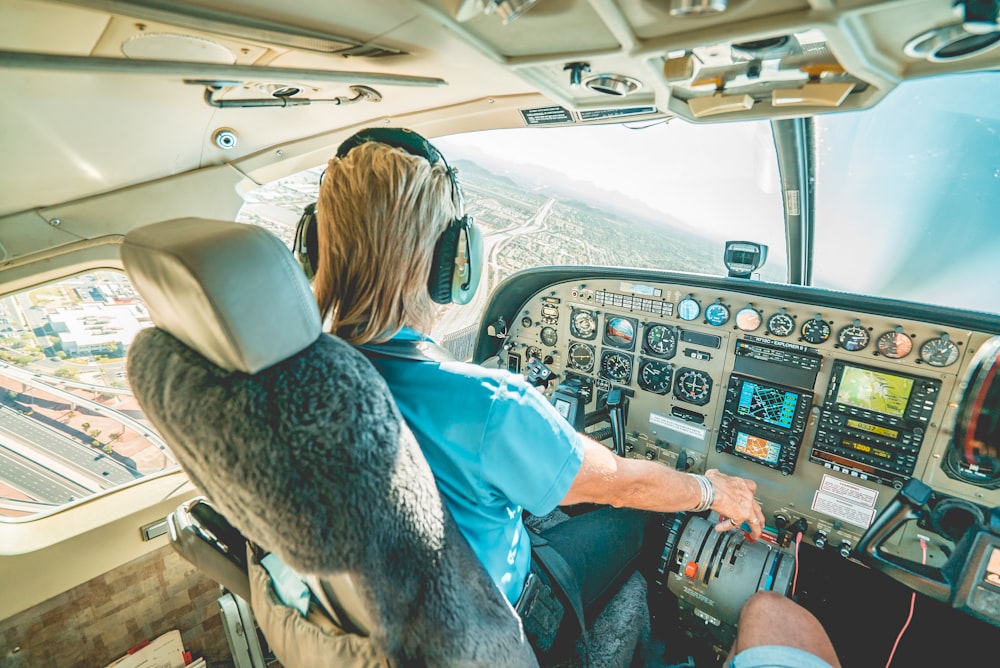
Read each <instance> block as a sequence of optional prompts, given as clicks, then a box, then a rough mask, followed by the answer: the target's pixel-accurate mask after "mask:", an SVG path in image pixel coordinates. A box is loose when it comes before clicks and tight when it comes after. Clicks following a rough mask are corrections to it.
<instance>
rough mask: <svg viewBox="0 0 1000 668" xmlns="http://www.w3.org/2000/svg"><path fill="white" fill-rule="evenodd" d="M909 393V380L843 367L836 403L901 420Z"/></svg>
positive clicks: (853, 367) (910, 381)
mask: <svg viewBox="0 0 1000 668" xmlns="http://www.w3.org/2000/svg"><path fill="white" fill-rule="evenodd" d="M912 390H913V379H912V378H904V377H903V376H896V375H894V374H891V373H885V372H882V371H874V370H872V369H863V368H861V367H856V366H849V365H845V366H844V373H843V376H842V377H841V380H840V387H839V389H838V390H837V398H836V401H837V403H841V404H846V405H848V406H854V407H855V408H863V409H865V410H869V411H874V412H876V413H885V414H886V415H892V416H893V417H903V413H904V412H906V404H907V402H908V401H909V400H910V392H911V391H912Z"/></svg>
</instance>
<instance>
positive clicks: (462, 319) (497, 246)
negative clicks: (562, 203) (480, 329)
mask: <svg viewBox="0 0 1000 668" xmlns="http://www.w3.org/2000/svg"><path fill="white" fill-rule="evenodd" d="M555 203H556V200H555V199H549V200H548V201H547V202H545V204H543V205H542V206H540V207H539V208H538V211H536V212H535V213H534V215H532V216H531V217H530V218H529V219H528V220H527V221H525V224H524V225H519V226H517V227H515V228H513V229H508V230H503V231H499V232H494V233H492V234H487V235H484V236H483V257H484V258H485V261H484V263H483V270H482V272H483V273H482V279H481V280H482V282H481V283H480V284H479V289H478V290H476V296H475V297H473V298H472V301H471V302H469V303H468V304H466V305H465V306H456V307H454V308H451V309H449V310H448V312H447V313H445V315H444V317H443V318H441V320H440V322H439V323H438V325H437V327H435V330H437V331H439V332H457V331H459V330H461V329H464V328H466V327H471V326H473V325H475V324H477V322H478V321H479V319H480V318H481V317H482V315H483V312H484V311H485V310H486V302H487V300H488V299H489V296H490V294H491V293H492V292H493V288H495V287H496V285H494V280H493V277H494V276H495V275H496V271H497V258H498V257H499V255H500V251H501V250H502V249H503V247H504V246H505V245H506V244H507V242H509V241H510V240H511V239H513V238H514V237H517V236H521V235H524V234H537V233H539V232H545V231H546V230H548V224H547V223H546V218H548V215H549V213H551V211H552V207H553V206H554V205H555ZM480 229H482V228H480ZM496 282H499V281H496Z"/></svg>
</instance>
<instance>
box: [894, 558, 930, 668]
mask: <svg viewBox="0 0 1000 668" xmlns="http://www.w3.org/2000/svg"><path fill="white" fill-rule="evenodd" d="M920 550H921V551H922V552H923V558H922V559H921V562H920V563H923V564H926V563H927V541H926V540H925V539H924V538H921V539H920ZM916 602H917V592H913V593H912V594H910V614H909V615H907V616H906V621H905V622H904V623H903V628H901V629H900V630H899V635H898V636H896V642H895V643H893V645H892V651H891V652H889V660H888V661H886V662H885V668H889V665H890V664H891V663H892V657H893V656H895V655H896V648H897V647H899V641H900V640H902V639H903V634H904V633H906V629H907V628H908V627H909V626H910V620H911V619H913V607H914V605H915V604H916Z"/></svg>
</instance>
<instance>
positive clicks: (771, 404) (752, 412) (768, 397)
mask: <svg viewBox="0 0 1000 668" xmlns="http://www.w3.org/2000/svg"><path fill="white" fill-rule="evenodd" d="M798 400H799V395H798V394H796V393H795V392H789V391H787V390H783V389H780V388H777V387H769V386H767V385H760V384H758V383H754V382H751V381H749V380H744V381H743V388H742V390H741V391H740V403H739V406H738V408H737V412H738V413H739V415H741V416H744V417H749V418H753V419H754V420H757V421H759V422H766V423H767V424H773V425H775V426H778V427H782V428H784V429H791V428H792V418H794V417H795V406H796V404H797V403H798Z"/></svg>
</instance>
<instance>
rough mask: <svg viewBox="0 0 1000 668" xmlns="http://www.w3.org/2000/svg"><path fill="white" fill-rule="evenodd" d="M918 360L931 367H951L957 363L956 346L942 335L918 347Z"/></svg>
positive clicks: (946, 336) (945, 335)
mask: <svg viewBox="0 0 1000 668" xmlns="http://www.w3.org/2000/svg"><path fill="white" fill-rule="evenodd" d="M920 359H922V360H923V361H925V362H927V363H928V364H930V365H931V366H939V367H940V366H951V365H952V364H954V363H955V362H957V361H958V346H956V345H955V344H954V343H953V342H952V340H951V339H950V338H948V335H947V334H944V335H942V336H939V337H938V338H936V339H931V340H930V341H928V342H926V343H925V344H924V345H922V346H920Z"/></svg>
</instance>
